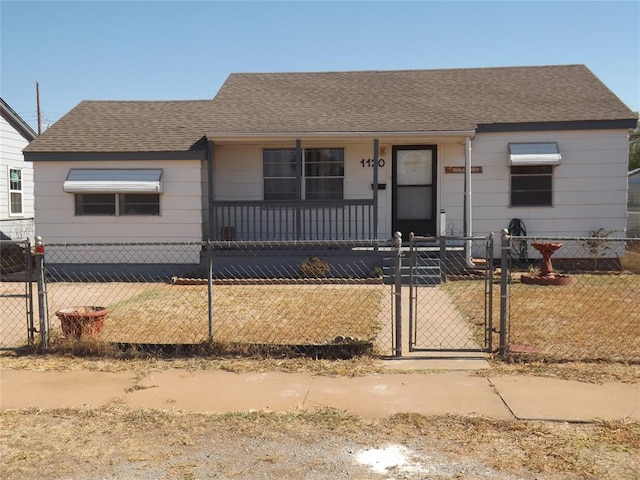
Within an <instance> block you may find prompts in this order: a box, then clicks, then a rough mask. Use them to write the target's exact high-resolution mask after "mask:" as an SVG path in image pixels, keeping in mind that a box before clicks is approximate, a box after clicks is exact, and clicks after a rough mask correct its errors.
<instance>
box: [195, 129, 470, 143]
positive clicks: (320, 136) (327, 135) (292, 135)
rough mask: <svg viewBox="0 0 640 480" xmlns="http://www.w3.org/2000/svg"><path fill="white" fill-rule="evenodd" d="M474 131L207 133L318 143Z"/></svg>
mask: <svg viewBox="0 0 640 480" xmlns="http://www.w3.org/2000/svg"><path fill="white" fill-rule="evenodd" d="M475 134H476V131H475V129H474V130H447V131H443V130H430V131H370V132H257V133H256V132H207V138H208V139H209V140H211V141H213V142H216V143H241V142H252V143H256V142H277V141H292V140H302V141H305V140H306V141H314V140H315V141H317V140H332V139H344V140H346V139H349V138H354V139H365V138H366V139H370V138H371V139H372V138H377V139H379V140H384V139H385V138H393V139H407V140H414V139H419V138H425V137H451V138H464V137H473V136H474V135H475Z"/></svg>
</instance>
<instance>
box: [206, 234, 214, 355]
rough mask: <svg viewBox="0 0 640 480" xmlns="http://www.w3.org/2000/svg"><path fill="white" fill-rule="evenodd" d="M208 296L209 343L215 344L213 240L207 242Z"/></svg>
mask: <svg viewBox="0 0 640 480" xmlns="http://www.w3.org/2000/svg"><path fill="white" fill-rule="evenodd" d="M207 296H208V298H207V315H208V319H209V343H213V245H211V240H207Z"/></svg>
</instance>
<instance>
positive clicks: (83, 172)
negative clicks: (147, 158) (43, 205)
mask: <svg viewBox="0 0 640 480" xmlns="http://www.w3.org/2000/svg"><path fill="white" fill-rule="evenodd" d="M64 191H65V192H67V193H161V192H162V170H161V169H81V168H74V169H71V170H70V171H69V175H67V179H66V180H65V182H64Z"/></svg>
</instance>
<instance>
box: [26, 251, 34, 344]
mask: <svg viewBox="0 0 640 480" xmlns="http://www.w3.org/2000/svg"><path fill="white" fill-rule="evenodd" d="M25 255H26V257H25V262H26V281H27V292H26V293H27V312H28V313H27V323H28V328H29V334H28V337H27V338H28V341H29V345H31V346H33V341H34V333H35V331H36V328H35V325H34V324H33V267H34V265H33V259H32V258H31V241H30V240H27V247H26V254H25Z"/></svg>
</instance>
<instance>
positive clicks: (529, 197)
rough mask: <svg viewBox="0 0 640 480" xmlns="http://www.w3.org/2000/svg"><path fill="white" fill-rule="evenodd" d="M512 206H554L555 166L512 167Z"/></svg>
mask: <svg viewBox="0 0 640 480" xmlns="http://www.w3.org/2000/svg"><path fill="white" fill-rule="evenodd" d="M511 206H512V207H551V206H553V167H552V166H551V165H538V166H517V167H511Z"/></svg>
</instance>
